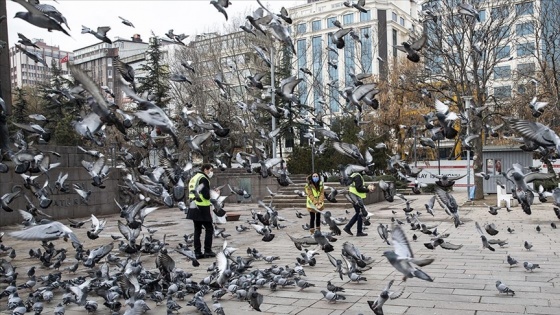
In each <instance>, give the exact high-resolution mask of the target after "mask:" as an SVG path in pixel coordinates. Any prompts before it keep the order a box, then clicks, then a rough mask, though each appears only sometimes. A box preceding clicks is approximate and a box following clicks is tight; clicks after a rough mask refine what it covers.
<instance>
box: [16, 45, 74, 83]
mask: <svg viewBox="0 0 560 315" xmlns="http://www.w3.org/2000/svg"><path fill="white" fill-rule="evenodd" d="M33 41H34V42H35V45H36V46H37V47H39V48H36V47H31V46H22V47H23V48H25V49H26V50H27V51H29V52H31V53H36V54H38V55H39V56H41V58H43V60H45V63H46V64H47V66H45V65H44V64H42V63H36V62H35V61H34V60H33V59H31V58H29V57H28V56H27V55H25V54H24V53H23V52H21V51H20V50H19V49H17V48H16V47H15V46H13V47H10V65H11V67H10V81H11V85H12V87H20V88H21V87H24V86H33V85H38V84H40V83H45V82H48V81H49V80H50V78H51V76H52V72H51V70H50V67H51V65H52V62H53V61H54V62H55V63H56V66H57V67H60V68H61V69H62V74H63V75H65V74H68V69H67V67H66V65H67V63H66V61H68V60H70V61H72V60H73V59H74V54H73V53H72V52H70V51H65V50H61V49H60V47H58V46H50V45H47V44H46V43H45V42H44V41H43V40H42V39H35V40H33Z"/></svg>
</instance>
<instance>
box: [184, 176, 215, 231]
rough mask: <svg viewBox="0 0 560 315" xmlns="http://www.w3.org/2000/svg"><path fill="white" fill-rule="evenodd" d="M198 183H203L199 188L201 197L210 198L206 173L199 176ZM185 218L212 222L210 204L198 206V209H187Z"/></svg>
mask: <svg viewBox="0 0 560 315" xmlns="http://www.w3.org/2000/svg"><path fill="white" fill-rule="evenodd" d="M199 173H202V172H199ZM203 174H204V173H203ZM198 183H199V184H202V185H204V186H203V187H202V189H201V190H200V194H201V195H202V197H204V198H205V199H210V180H209V179H208V177H207V176H206V174H204V176H203V177H201V178H200V180H199V182H198ZM187 218H188V219H191V220H193V221H201V222H212V213H211V212H210V206H199V207H198V209H189V212H188V214H187Z"/></svg>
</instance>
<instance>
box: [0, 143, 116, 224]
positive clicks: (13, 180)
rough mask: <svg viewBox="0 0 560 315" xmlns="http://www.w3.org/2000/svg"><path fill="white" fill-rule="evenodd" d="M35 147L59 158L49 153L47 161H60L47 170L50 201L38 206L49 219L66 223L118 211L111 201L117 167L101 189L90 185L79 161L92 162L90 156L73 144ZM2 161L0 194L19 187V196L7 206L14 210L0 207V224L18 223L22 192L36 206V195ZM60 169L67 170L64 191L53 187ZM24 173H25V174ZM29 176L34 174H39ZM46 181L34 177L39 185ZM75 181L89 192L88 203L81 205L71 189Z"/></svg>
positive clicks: (43, 176) (12, 169) (10, 165)
mask: <svg viewBox="0 0 560 315" xmlns="http://www.w3.org/2000/svg"><path fill="white" fill-rule="evenodd" d="M38 148H39V149H40V150H41V151H43V152H46V151H48V150H52V151H56V152H58V153H60V155H61V157H57V156H55V155H53V154H50V159H51V161H50V162H51V163H56V162H60V163H61V164H60V166H58V167H56V168H54V169H52V170H51V171H49V173H48V174H49V178H48V181H49V184H48V185H49V187H50V188H49V189H48V190H49V192H50V196H49V197H50V199H52V200H53V202H52V204H51V205H50V207H48V208H47V209H41V210H42V211H43V212H45V213H47V214H48V215H51V216H52V217H53V220H61V221H62V222H63V223H66V220H65V219H66V218H86V217H89V216H91V214H95V215H96V216H103V215H108V214H114V213H118V212H119V209H118V207H117V206H116V204H115V202H114V200H113V199H117V200H119V199H118V195H119V186H118V185H119V178H120V172H121V171H120V170H119V169H116V168H113V169H111V171H110V172H109V177H108V179H107V180H106V181H105V182H104V185H105V186H106V187H105V188H104V189H101V188H99V187H94V186H93V185H91V182H92V181H91V176H90V175H89V174H88V172H87V171H86V170H85V168H84V167H82V166H81V161H82V160H86V161H93V160H94V158H93V157H91V156H89V155H86V154H83V153H82V152H81V151H80V152H78V149H77V148H75V147H54V146H38ZM106 158H107V157H106ZM4 162H5V163H6V164H8V166H9V167H10V170H9V172H8V173H6V174H0V195H4V194H6V193H9V192H11V191H12V189H21V193H20V196H19V197H18V198H17V199H15V200H14V201H13V202H12V203H11V204H10V205H9V206H10V208H12V209H14V212H6V211H4V210H2V209H0V226H5V225H11V224H19V223H21V221H22V218H21V215H20V214H19V211H17V210H18V209H22V210H25V209H26V207H25V206H26V204H27V202H26V199H25V198H24V196H23V195H26V196H27V197H28V198H29V199H30V200H31V201H32V202H33V204H34V205H35V206H36V207H37V208H39V201H38V199H37V197H35V196H34V195H33V193H32V192H31V190H29V189H26V188H25V187H24V186H23V183H24V180H23V178H22V177H21V175H20V174H16V173H15V172H14V166H13V163H12V162H10V161H4ZM61 172H62V173H63V174H65V173H68V179H67V180H66V185H67V187H68V192H67V193H62V192H59V191H57V190H56V189H55V188H54V184H55V182H56V180H57V178H58V175H59V174H60V173H61ZM27 174H28V175H29V173H27ZM32 175H33V176H36V175H39V174H32ZM46 180H47V176H46V175H40V176H39V177H38V178H37V179H36V181H37V182H38V183H39V185H40V186H43V184H45V181H46ZM75 183H79V184H83V185H84V186H85V187H86V188H87V189H89V190H91V191H92V193H91V195H90V197H89V201H88V204H85V203H84V202H83V201H82V199H81V198H80V196H79V195H78V194H77V193H76V192H75V191H74V189H73V188H72V187H73V184H75Z"/></svg>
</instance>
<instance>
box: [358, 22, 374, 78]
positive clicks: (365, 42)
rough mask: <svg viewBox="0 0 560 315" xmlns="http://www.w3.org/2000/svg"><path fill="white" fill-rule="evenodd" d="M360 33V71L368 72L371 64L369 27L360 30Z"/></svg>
mask: <svg viewBox="0 0 560 315" xmlns="http://www.w3.org/2000/svg"><path fill="white" fill-rule="evenodd" d="M360 33H361V34H360V35H361V36H360V38H361V39H362V45H360V47H361V49H362V53H361V55H362V58H361V62H362V69H363V72H370V71H371V66H372V63H373V62H372V61H373V55H372V43H371V32H370V28H369V27H365V28H362V29H361V30H360Z"/></svg>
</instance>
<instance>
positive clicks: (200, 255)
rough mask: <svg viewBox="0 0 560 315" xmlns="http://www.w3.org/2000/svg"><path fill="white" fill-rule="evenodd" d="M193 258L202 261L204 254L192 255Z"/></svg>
mask: <svg viewBox="0 0 560 315" xmlns="http://www.w3.org/2000/svg"><path fill="white" fill-rule="evenodd" d="M194 257H196V259H202V258H204V254H202V253H194Z"/></svg>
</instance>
